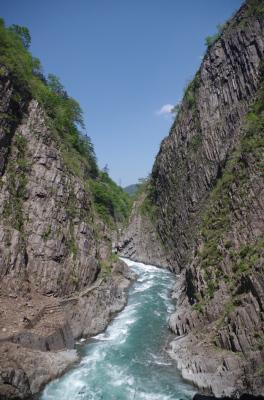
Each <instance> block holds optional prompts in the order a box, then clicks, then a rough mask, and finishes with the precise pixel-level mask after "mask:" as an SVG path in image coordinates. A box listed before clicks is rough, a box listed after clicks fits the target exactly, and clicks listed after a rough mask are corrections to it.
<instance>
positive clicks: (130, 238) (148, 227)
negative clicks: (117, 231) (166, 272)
mask: <svg viewBox="0 0 264 400" xmlns="http://www.w3.org/2000/svg"><path fill="white" fill-rule="evenodd" d="M144 199H145V195H144V194H142V195H141V196H140V197H139V198H138V199H137V200H136V201H135V202H134V204H133V208H132V211H131V215H130V218H129V223H128V226H127V227H126V228H124V229H123V232H122V234H121V240H120V241H119V243H118V244H117V251H118V253H119V254H120V255H121V256H122V257H127V258H130V259H131V260H134V261H139V262H143V263H146V264H148V263H150V261H151V263H152V264H153V265H156V266H160V267H164V268H171V265H172V263H173V260H172V259H170V258H169V256H168V253H167V252H166V249H165V248H164V247H163V246H162V243H161V241H160V239H159V237H158V235H157V232H156V229H155V225H154V224H153V222H152V221H151V220H150V219H149V218H148V216H147V215H146V214H145V213H144V211H143V210H142V205H143V202H144Z"/></svg>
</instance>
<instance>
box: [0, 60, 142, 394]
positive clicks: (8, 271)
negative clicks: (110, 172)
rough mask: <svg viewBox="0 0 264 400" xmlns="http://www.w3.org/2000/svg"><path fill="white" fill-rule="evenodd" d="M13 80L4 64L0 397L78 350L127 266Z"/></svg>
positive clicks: (54, 370) (0, 78) (106, 314)
mask: <svg viewBox="0 0 264 400" xmlns="http://www.w3.org/2000/svg"><path fill="white" fill-rule="evenodd" d="M12 82H13V79H12V76H10V75H9V74H8V71H7V70H6V69H5V68H3V71H2V70H1V73H0V98H1V113H2V115H3V116H4V117H3V118H2V119H1V122H0V129H1V130H0V143H1V149H0V172H1V181H0V189H1V190H0V216H1V223H0V238H1V243H0V264H1V265H0V297H1V302H0V316H1V318H0V320H1V322H0V348H1V349H0V353H1V356H0V397H1V398H25V397H28V396H29V395H32V394H34V393H36V392H38V391H39V390H40V389H41V388H42V387H43V385H44V384H46V383H47V382H48V381H49V380H51V379H53V378H55V377H56V376H58V375H60V374H61V373H62V372H63V371H64V370H65V369H66V368H67V367H68V366H69V365H70V364H72V363H74V362H76V361H77V360H78V357H77V353H76V352H75V350H73V348H74V342H75V339H77V338H79V337H81V336H83V337H89V336H91V335H95V334H96V333H98V332H101V331H102V330H103V329H105V328H106V326H107V324H108V323H109V322H110V320H111V318H112V317H113V315H115V313H116V312H118V311H120V310H121V309H122V308H123V307H124V306H125V304H126V299H127V289H128V287H129V285H130V283H131V281H132V279H134V276H133V274H132V273H130V271H128V269H127V267H126V265H125V264H123V262H122V261H120V260H118V259H117V258H115V259H114V258H113V257H112V255H111V252H112V246H111V235H112V232H111V230H110V229H109V228H108V227H107V226H106V225H105V224H104V223H103V222H102V221H101V220H100V219H99V217H98V216H97V215H96V213H95V212H94V208H93V198H92V195H91V192H90V189H89V184H87V182H84V180H82V179H81V178H79V177H78V176H77V175H74V174H73V173H72V172H71V171H70V170H69V168H68V167H67V164H66V162H65V155H64V153H63V146H62V143H61V140H62V139H61V138H59V137H58V134H57V133H56V131H55V130H54V128H52V124H51V123H50V120H49V119H48V118H47V116H46V114H45V112H44V111H43V108H42V107H41V106H40V104H39V103H38V102H37V101H36V100H34V99H32V98H31V97H30V96H29V95H27V93H26V92H25V91H24V90H21V92H20V91H19V87H14V85H12ZM106 260H107V271H106V272H107V273H104V271H101V269H102V268H101V263H102V262H105V263H106ZM100 272H101V273H100Z"/></svg>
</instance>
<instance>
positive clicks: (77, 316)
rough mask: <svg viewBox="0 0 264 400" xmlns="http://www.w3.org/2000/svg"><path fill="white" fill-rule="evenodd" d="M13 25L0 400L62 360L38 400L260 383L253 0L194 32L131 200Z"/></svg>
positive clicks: (263, 110)
mask: <svg viewBox="0 0 264 400" xmlns="http://www.w3.org/2000/svg"><path fill="white" fill-rule="evenodd" d="M23 32H24V33H25V31H23ZM23 32H22V34H21V29H18V28H17V26H13V27H9V28H8V27H6V26H5V24H4V22H3V21H1V23H0V99H1V103H0V113H1V119H0V173H1V180H0V215H1V220H0V236H1V242H0V278H1V281H0V300H1V301H0V398H1V399H16V398H20V399H26V398H30V397H32V396H33V395H37V393H39V392H41V391H42V390H43V388H44V387H45V385H46V384H48V383H49V382H50V381H52V380H53V379H55V378H57V377H59V376H61V375H62V374H63V373H64V372H66V371H67V370H68V369H69V366H71V365H72V366H73V367H72V369H71V370H70V371H68V372H66V374H65V375H63V376H62V378H60V379H59V380H55V381H53V382H51V383H50V384H49V385H48V386H46V388H45V389H44V391H43V392H41V394H40V395H39V396H40V397H39V398H40V399H42V400H47V399H61V398H69V399H73V398H76V399H79V398H83V399H100V398H102V399H111V398H113V399H120V400H122V399H124V400H126V399H148V398H149V399H153V400H154V399H157V400H158V399H164V400H165V399H191V398H192V396H193V395H194V393H195V392H196V391H200V392H202V393H207V394H214V395H215V396H219V397H222V396H230V397H232V398H238V397H239V396H241V395H242V394H244V393H248V394H252V395H256V396H257V395H263V394H264V313H263V312H264V277H263V276H264V275H263V265H264V264H263V261H264V253H263V251H264V250H263V244H264V242H263V240H264V239H263V227H264V217H263V216H264V196H263V194H264V185H263V179H264V171H263V166H264V163H263V155H264V150H263V149H264V140H263V139H264V135H263V134H264V2H263V0H248V1H246V2H245V4H243V5H242V7H241V8H240V9H239V10H238V11H237V13H236V14H235V15H234V16H233V17H232V18H231V19H230V20H229V21H228V22H226V24H225V25H224V26H222V27H221V29H220V30H219V33H218V34H217V35H216V36H215V37H214V38H211V39H210V40H209V41H208V49H207V51H206V54H205V55H204V58H203V60H202V63H201V66H200V68H199V70H198V72H197V73H196V75H195V77H194V79H193V80H192V81H191V82H190V83H189V85H188V86H187V88H186V90H185V94H184V96H183V99H182V101H181V103H180V104H179V105H178V106H177V107H176V108H175V110H174V112H175V114H176V115H175V121H174V122H173V125H172V127H171V130H170V132H169V135H168V136H167V137H166V138H165V139H164V140H163V141H162V143H161V146H160V150H159V153H158V155H157V157H156V159H155V162H154V166H153V169H152V172H151V175H150V177H149V179H147V180H146V181H145V182H144V183H143V184H141V185H139V188H138V191H137V193H136V194H135V195H134V197H133V201H132V200H131V198H129V196H128V195H127V194H126V193H125V192H124V191H123V190H122V189H121V188H120V187H119V186H118V185H116V184H115V182H113V181H112V179H111V178H110V177H109V174H108V172H107V170H102V171H101V170H100V169H99V168H98V166H97V162H96V157H95V153H94V150H93V146H92V143H91V140H90V138H89V137H87V136H86V135H85V134H84V133H83V130H82V129H83V128H82V127H83V120H82V112H81V109H80V107H79V105H78V103H77V102H76V101H75V100H73V99H72V98H71V97H70V96H69V95H68V93H67V92H66V91H65V89H64V88H63V86H62V85H61V83H60V82H59V80H58V78H57V77H55V76H53V75H49V76H48V77H45V76H44V75H43V73H42V70H41V66H40V63H39V61H38V60H37V59H35V58H34V57H33V56H32V55H31V54H30V53H29V51H28V48H27V47H28V46H27V43H26V42H25V38H26V37H27V36H25V34H24V33H23ZM119 257H121V259H120V258H119ZM122 257H125V259H124V258H122ZM124 260H125V261H124ZM141 263H144V264H141ZM153 265H156V266H158V267H160V269H157V268H156V267H153ZM175 274H176V275H177V278H176V280H175V281H174V279H175V278H174V275H175ZM129 288H130V289H129ZM129 290H130V292H129V293H130V294H129V295H128V291H129ZM171 292H172V293H171ZM169 296H171V297H172V298H173V300H174V301H173V303H172V300H170V298H169ZM175 304H176V307H175ZM126 305H127V307H126V308H124V307H125V306H126ZM168 308H169V312H168ZM123 309H124V310H123ZM121 310H123V311H122V312H121V313H120V314H118V315H117V313H118V312H120V311H121ZM167 316H168V317H169V319H168V323H167ZM114 317H115V319H114V320H113V318H114ZM112 320H113V321H112ZM111 321H112V322H111ZM110 322H111V323H110ZM109 323H110V325H109V326H108V324H109ZM167 325H168V326H169V329H170V332H169V331H168V327H167ZM107 326H108V328H107ZM152 331H153V332H152ZM81 338H83V339H85V340H86V339H89V338H90V339H89V340H88V341H87V342H85V344H82V345H77V349H78V351H76V346H75V342H76V341H77V340H79V339H81ZM164 348H166V353H165V351H164ZM80 355H81V356H82V359H81V362H80ZM169 356H170V357H171V358H169ZM78 362H80V363H78ZM180 374H181V375H180ZM181 376H182V377H183V379H185V381H184V380H183V379H182V378H181ZM187 381H188V382H190V383H187ZM192 385H194V386H192ZM67 396H68V397H67Z"/></svg>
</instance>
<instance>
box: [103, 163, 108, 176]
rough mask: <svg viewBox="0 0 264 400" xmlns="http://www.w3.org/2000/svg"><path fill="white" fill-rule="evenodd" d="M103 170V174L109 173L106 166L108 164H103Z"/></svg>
mask: <svg viewBox="0 0 264 400" xmlns="http://www.w3.org/2000/svg"><path fill="white" fill-rule="evenodd" d="M103 172H104V173H105V174H107V175H108V174H109V167H108V164H105V166H104V168H103Z"/></svg>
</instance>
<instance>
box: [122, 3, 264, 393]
mask: <svg viewBox="0 0 264 400" xmlns="http://www.w3.org/2000/svg"><path fill="white" fill-rule="evenodd" d="M263 9H264V3H263V1H262V0H249V1H248V2H246V4H244V5H243V6H242V7H241V9H240V10H239V11H238V12H237V14H236V15H235V16H234V17H233V18H232V19H231V20H230V21H229V22H227V23H226V24H225V26H224V27H223V29H222V32H221V33H220V34H219V35H218V37H217V38H215V40H214V42H210V44H209V48H208V50H207V52H206V54H205V56H204V59H203V61H202V64H201V67H200V69H199V71H198V72H197V74H196V75H195V78H194V80H193V81H192V82H190V84H189V85H188V87H187V89H186V92H185V95H184V98H183V101H182V103H181V105H180V106H179V107H178V108H179V110H178V114H177V116H176V119H175V122H174V123H173V125H172V128H171V131H170V133H169V136H168V137H166V138H165V139H164V140H163V142H162V144H161V147H160V151H159V153H158V155H157V157H156V161H155V164H154V167H153V171H152V175H151V182H150V185H151V193H150V194H149V195H148V198H149V200H148V201H149V202H151V203H152V211H151V215H152V220H154V221H155V224H154V225H155V227H156V232H157V237H159V240H160V241H161V242H162V243H163V245H162V246H163V248H165V249H167V251H168V254H169V258H170V259H172V260H173V262H172V263H171V266H172V267H173V269H174V270H175V272H177V273H180V278H179V279H178V282H177V287H176V288H175V292H174V297H175V298H176V300H177V310H176V312H175V313H174V314H173V315H172V316H171V318H170V322H169V325H170V328H171V329H172V331H173V332H174V333H175V334H176V335H177V336H176V338H175V340H174V341H173V342H172V343H171V346H170V348H169V352H170V354H171V355H172V356H173V357H175V358H176V360H177V362H178V366H179V368H180V369H181V370H182V373H183V376H184V377H186V378H187V379H189V380H191V381H193V382H194V383H195V384H196V385H197V386H198V387H199V388H201V389H203V390H205V391H208V392H213V393H214V394H215V395H217V396H223V395H232V396H238V395H239V394H241V393H243V392H248V393H252V394H263V391H264V379H263V365H264V352H263V344H264V335H263V327H264V325H263V323H264V322H263V321H264V320H263V308H264V297H263V294H264V282H263V265H264V264H263V231H264V220H263V211H264V210H263V208H264V197H263V194H264V192H263V188H264V185H263V183H264V182H263V145H264V143H263V136H264V130H263V111H264V101H263V90H264V84H263V78H264V76H263V58H264V18H263ZM153 216H154V218H153ZM123 251H124V250H123ZM133 251H134V252H135V254H137V253H136V252H137V248H134V250H133ZM139 252H140V249H139ZM123 254H124V253H123ZM148 262H149V263H151V262H152V263H155V257H154V258H151V255H150V259H149V260H148Z"/></svg>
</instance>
